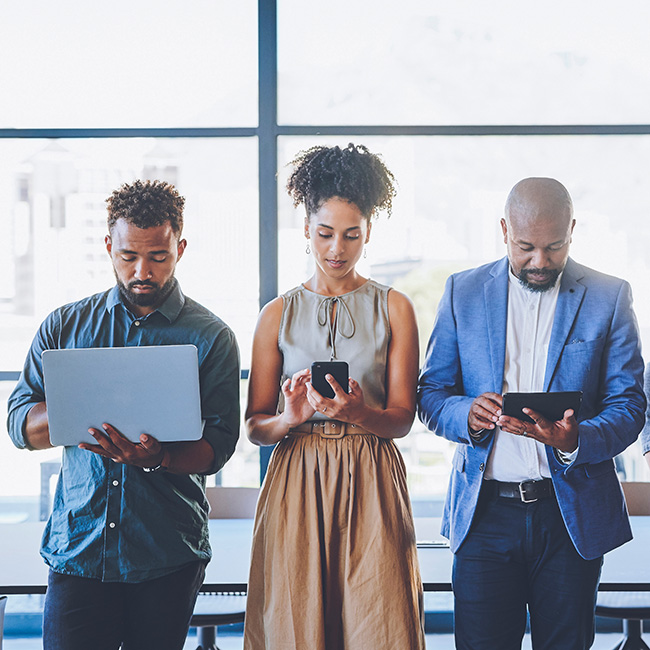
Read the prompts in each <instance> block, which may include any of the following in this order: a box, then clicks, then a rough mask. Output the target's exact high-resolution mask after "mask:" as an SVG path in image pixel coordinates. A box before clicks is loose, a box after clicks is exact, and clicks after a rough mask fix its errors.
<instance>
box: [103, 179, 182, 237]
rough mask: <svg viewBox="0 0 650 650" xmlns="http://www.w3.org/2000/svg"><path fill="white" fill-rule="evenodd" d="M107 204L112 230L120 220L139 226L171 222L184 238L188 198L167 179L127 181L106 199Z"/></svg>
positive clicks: (144, 226) (146, 226)
mask: <svg viewBox="0 0 650 650" xmlns="http://www.w3.org/2000/svg"><path fill="white" fill-rule="evenodd" d="M106 203H107V204H108V219H107V223H108V230H109V232H110V230H111V228H112V227H113V226H114V225H115V222H116V221H117V220H118V219H124V220H125V221H127V222H128V223H130V224H133V225H134V226H137V227H138V228H153V227H154V226H162V225H163V224H164V223H165V222H167V221H169V223H170V224H171V227H172V230H173V231H174V233H175V234H176V235H178V236H179V237H180V235H181V232H182V231H183V206H184V205H185V199H184V198H183V197H182V196H180V195H179V194H178V191H177V190H176V188H175V187H174V186H173V185H170V184H169V183H166V182H164V181H141V180H137V181H134V182H133V183H130V184H129V183H124V184H123V185H122V186H121V187H120V188H119V189H118V190H115V191H114V192H113V193H112V194H111V195H110V196H109V197H108V198H107V199H106Z"/></svg>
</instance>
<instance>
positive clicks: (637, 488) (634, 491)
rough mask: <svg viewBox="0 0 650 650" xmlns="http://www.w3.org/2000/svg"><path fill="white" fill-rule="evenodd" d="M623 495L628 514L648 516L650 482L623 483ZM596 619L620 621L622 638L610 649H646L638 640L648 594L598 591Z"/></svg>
mask: <svg viewBox="0 0 650 650" xmlns="http://www.w3.org/2000/svg"><path fill="white" fill-rule="evenodd" d="M621 485H622V487H623V494H624V495H625V502H626V503H627V509H628V512H629V513H630V514H631V515H646V516H647V515H650V483H643V482H623V483H622V484H621ZM596 616H604V617H607V618H618V619H623V639H621V641H620V642H619V643H618V644H617V645H616V646H615V647H614V648H613V650H650V646H648V645H647V644H646V643H645V641H644V640H643V638H642V634H643V621H644V619H650V593H646V592H628V591H620V592H600V593H599V594H598V599H597V601H596Z"/></svg>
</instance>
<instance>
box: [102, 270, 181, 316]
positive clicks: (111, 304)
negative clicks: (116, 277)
mask: <svg viewBox="0 0 650 650" xmlns="http://www.w3.org/2000/svg"><path fill="white" fill-rule="evenodd" d="M116 305H122V306H123V307H124V308H125V309H127V311H128V307H127V306H126V305H125V304H124V302H123V300H122V294H121V293H120V289H119V287H118V286H117V285H115V286H114V287H113V288H112V289H111V290H110V291H109V293H108V299H107V300H106V309H107V311H109V312H112V311H113V310H114V309H115V306H116ZM184 305H185V296H184V295H183V292H182V291H181V287H180V284H179V283H178V280H177V279H176V278H174V288H173V289H172V290H171V293H170V294H169V295H168V296H167V299H166V300H165V302H163V304H162V305H160V307H158V309H156V311H157V312H159V313H161V314H162V315H163V316H164V317H165V318H166V319H167V320H168V321H169V322H170V323H173V322H174V321H175V320H176V319H177V318H178V315H179V314H180V313H181V310H182V309H183V306H184ZM153 313H155V312H153Z"/></svg>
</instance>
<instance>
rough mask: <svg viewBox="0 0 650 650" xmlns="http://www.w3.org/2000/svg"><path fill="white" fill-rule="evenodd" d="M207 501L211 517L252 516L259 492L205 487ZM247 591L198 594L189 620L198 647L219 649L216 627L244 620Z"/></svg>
mask: <svg viewBox="0 0 650 650" xmlns="http://www.w3.org/2000/svg"><path fill="white" fill-rule="evenodd" d="M205 493H206V496H207V498H208V502H209V504H210V515H209V516H210V519H252V518H253V517H254V516H255V506H256V504H257V497H258V495H259V489H258V488H233V487H222V486H218V487H209V488H206V490H205ZM245 612H246V595H245V594H242V593H239V592H237V593H218V594H212V593H205V594H199V597H198V598H197V600H196V605H195V607H194V613H193V614H192V619H191V621H190V627H196V628H197V638H198V642H199V645H198V648H197V650H219V649H218V648H217V627H218V626H219V625H232V624H233V623H243V622H244V616H245Z"/></svg>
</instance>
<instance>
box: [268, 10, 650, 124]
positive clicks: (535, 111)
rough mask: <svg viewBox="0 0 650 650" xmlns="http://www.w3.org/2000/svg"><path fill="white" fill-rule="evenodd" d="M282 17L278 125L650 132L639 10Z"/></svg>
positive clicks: (643, 14)
mask: <svg viewBox="0 0 650 650" xmlns="http://www.w3.org/2000/svg"><path fill="white" fill-rule="evenodd" d="M278 7H279V10H278V19H279V50H278V52H279V116H280V118H279V119H280V122H281V123H283V124H324V125H325V124H438V125H444V124H574V123H577V124H589V123H593V124H600V123H647V122H648V121H649V119H648V108H647V106H648V102H647V99H648V94H647V88H648V86H649V85H650V68H649V67H648V65H647V61H648V57H649V55H650V41H649V40H648V38H647V24H648V20H649V19H650V5H648V3H647V2H645V1H644V0H622V1H621V2H619V3H617V4H616V9H615V11H613V10H612V8H613V5H612V4H610V3H608V2H587V1H586V0H582V1H580V2H570V3H567V2H564V1H563V0H549V2H545V3H544V4H543V5H535V4H531V3H526V2H518V1H517V0H496V2H489V3H477V2H473V1H472V0H440V1H438V2H427V1H426V0H404V1H403V2H391V1H389V0H359V1H358V2H349V1H348V0H331V1H330V2H327V3H309V4H305V3H304V2H300V0H279V2H278ZM305 98H308V100H307V101H305Z"/></svg>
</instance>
